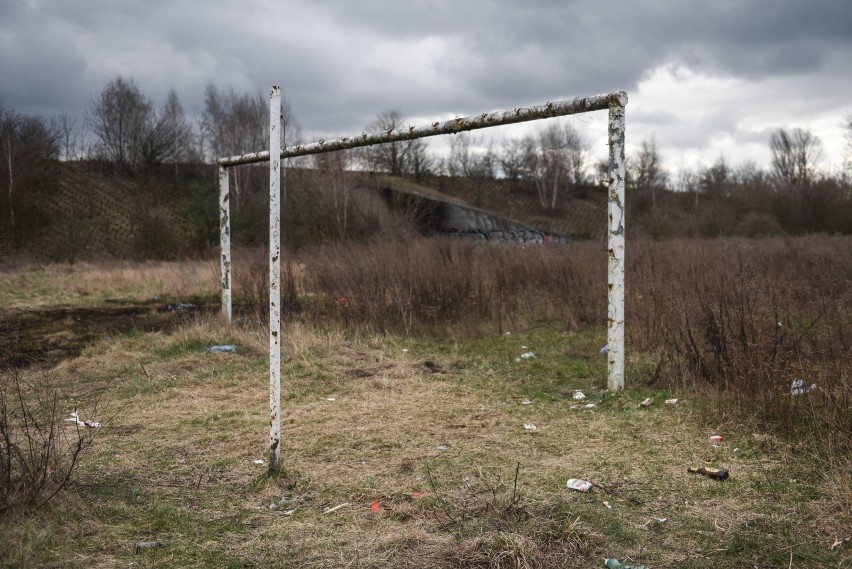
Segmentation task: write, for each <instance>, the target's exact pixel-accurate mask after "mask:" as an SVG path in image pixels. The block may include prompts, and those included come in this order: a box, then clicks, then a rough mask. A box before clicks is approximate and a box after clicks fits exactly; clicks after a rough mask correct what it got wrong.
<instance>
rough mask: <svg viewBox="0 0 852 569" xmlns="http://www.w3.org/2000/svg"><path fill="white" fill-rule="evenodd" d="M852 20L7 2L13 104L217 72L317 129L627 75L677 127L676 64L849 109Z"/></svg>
mask: <svg viewBox="0 0 852 569" xmlns="http://www.w3.org/2000/svg"><path fill="white" fill-rule="evenodd" d="M849 22H852V2H850V1H849V0H812V1H809V2H805V1H801V0H715V1H713V2H704V1H697V0H695V1H686V0H645V1H636V2H626V1H621V0H568V1H566V0H548V1H538V2H517V0H511V1H509V0H505V1H484V0H473V1H464V2H463V1H459V0H432V1H423V2H400V1H398V0H361V1H358V2H353V1H351V0H318V1H313V2H309V1H307V0H289V1H285V2H276V1H274V0H247V1H244V2H222V1H219V0H215V1H214V0H211V1H208V2H204V3H199V2H195V1H191V0H172V1H164V0H148V1H146V2H139V1H138V0H132V1H131V0H13V1H9V2H3V3H2V5H0V77H2V81H0V101H3V102H4V103H5V104H6V105H8V106H10V107H12V108H15V109H17V110H19V111H22V112H33V113H40V114H55V113H58V112H69V113H78V114H82V113H83V112H84V111H85V109H86V106H87V105H88V103H89V101H90V100H91V98H92V97H93V96H95V95H97V94H98V93H99V92H100V90H101V89H102V88H103V86H104V85H105V84H106V82H107V81H109V80H111V79H113V78H115V77H116V76H118V75H123V76H126V77H131V78H133V79H134V80H135V81H136V83H137V84H138V85H139V87H140V89H141V90H142V91H143V92H145V93H146V94H147V95H149V96H150V97H152V98H153V99H154V100H155V102H157V103H160V102H162V101H163V99H164V98H165V95H166V93H167V92H168V90H169V89H171V88H174V89H175V90H176V91H177V92H178V95H179V97H180V99H181V101H182V102H183V104H184V107H185V108H186V109H187V110H188V111H193V110H194V111H198V110H201V109H202V107H203V97H204V88H205V86H206V85H207V84H210V83H213V84H216V85H218V86H219V87H223V88H229V87H233V88H234V89H235V90H237V91H238V92H258V91H263V92H265V91H266V90H267V89H268V86H269V85H271V84H281V85H282V86H283V87H284V92H285V96H286V97H287V98H288V99H289V100H290V101H291V103H292V106H293V108H294V111H295V113H296V115H297V117H298V119H299V121H300V122H301V124H302V125H303V127H304V129H305V131H306V132H307V133H308V134H309V135H310V134H319V135H329V134H350V133H352V132H355V131H358V130H360V129H361V128H363V127H364V126H365V125H366V124H367V123H369V122H370V120H372V118H373V117H375V115H376V113H377V112H380V111H384V110H387V109H391V108H395V109H398V110H400V111H401V112H402V113H404V114H405V115H406V116H411V117H431V116H438V115H440V116H446V115H448V114H470V113H475V112H480V111H483V110H496V109H502V108H508V107H511V106H514V105H518V104H533V103H539V102H543V98H544V99H547V98H558V97H567V96H574V95H587V94H594V93H600V92H605V91H610V90H613V89H625V90H627V91H628V92H630V93H631V102H632V103H634V104H635V106H633V107H632V108H631V112H635V113H637V115H636V117H635V119H634V120H636V121H637V124H638V125H639V126H640V128H643V129H648V130H652V129H653V128H655V127H657V128H660V129H666V128H670V127H672V125H673V123H676V122H677V121H678V120H682V118H681V117H680V116H679V115H672V114H666V113H661V112H660V109H659V108H656V107H655V108H650V107H649V106H648V105H647V101H643V99H642V96H641V94H639V95H640V96H636V97H634V95H635V94H637V91H638V87H639V85H642V84H643V83H642V82H643V81H647V80H648V78H649V77H653V76H654V71H655V70H658V69H660V68H663V67H666V68H670V69H673V70H677V69H678V68H679V66H683V67H685V68H688V69H691V70H693V71H696V72H698V73H703V74H706V75H709V76H719V77H734V78H737V79H739V80H741V81H744V82H745V83H743V84H737V85H736V86H735V87H736V88H739V89H743V90H747V89H749V88H750V87H749V85H750V83H749V82H760V81H767V80H776V79H783V78H785V77H792V78H802V81H806V82H807V87H808V89H810V90H812V91H813V92H814V93H820V96H821V97H822V103H821V104H823V105H824V106H825V107H827V108H839V106H842V105H843V104H846V105H847V106H848V94H847V93H848V92H849V91H850V79H848V77H849V76H852V34H850V33H849ZM800 82H801V81H800ZM655 96H656V97H657V99H659V98H661V97H662V98H666V97H667V94H666V93H665V92H657V93H656V95H655ZM747 96H748V93H747V92H745V91H744V92H743V94H741V97H747ZM844 97H845V98H846V99H844ZM780 98H783V94H779V99H780ZM844 101H845V102H844ZM657 103H659V101H657ZM687 103H688V101H682V100H678V101H674V100H673V101H671V102H670V104H671V106H672V107H673V108H674V107H676V106H684V105H686V104H687ZM764 103H766V102H764ZM766 104H768V103H766ZM658 106H659V105H658ZM667 110H668V109H667ZM672 110H673V109H672ZM847 112H848V111H847ZM642 113H645V114H644V115H643V114H642ZM710 114H712V112H711V113H710ZM722 115H723V117H722V118H724V117H727V120H725V121H723V122H721V123H720V122H716V121H713V120H706V121H705V119H704V118H703V115H702V116H697V117H696V121H697V122H698V124H700V125H701V126H702V127H708V128H709V127H714V132H716V131H719V129H723V130H724V132H727V133H731V135H732V136H735V135H736V134H737V132H738V128H739V127H738V125H737V120H738V118H737V117H738V115H737V114H736V112H734V111H733V110H729V111H728V112H727V114H726V113H722ZM672 136H673V139H672V142H674V141H675V140H677V141H678V142H686V139H687V138H689V140H690V143H695V144H700V137H701V133H700V132H699V131H698V130H697V129H692V130H691V132H685V131H684V132H682V133H680V134H677V135H675V134H672ZM661 142H663V141H661Z"/></svg>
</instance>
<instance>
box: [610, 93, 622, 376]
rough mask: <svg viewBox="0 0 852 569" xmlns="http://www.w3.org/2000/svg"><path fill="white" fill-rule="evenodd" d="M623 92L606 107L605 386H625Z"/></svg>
mask: <svg viewBox="0 0 852 569" xmlns="http://www.w3.org/2000/svg"><path fill="white" fill-rule="evenodd" d="M626 104H627V95H626V94H624V93H622V94H621V95H620V96H619V97H618V99H617V100H615V101H613V102H612V103H610V107H609V169H608V175H609V200H608V204H607V216H608V231H607V257H608V263H607V290H608V294H609V297H608V299H607V343H608V345H609V352H608V353H607V364H608V365H607V368H608V370H607V371H608V379H607V386H608V387H609V389H610V390H611V391H617V390H619V389H623V388H624V106H625V105H626Z"/></svg>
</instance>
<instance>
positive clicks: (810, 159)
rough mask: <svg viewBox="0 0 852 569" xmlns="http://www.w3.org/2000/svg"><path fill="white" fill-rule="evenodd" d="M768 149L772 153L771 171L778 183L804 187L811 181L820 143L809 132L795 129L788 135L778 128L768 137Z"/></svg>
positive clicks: (819, 152) (820, 147)
mask: <svg viewBox="0 0 852 569" xmlns="http://www.w3.org/2000/svg"><path fill="white" fill-rule="evenodd" d="M769 149H770V150H771V151H772V170H773V172H774V173H775V177H776V179H777V180H778V181H779V182H781V183H782V184H786V185H789V186H798V187H804V186H807V185H809V184H810V183H811V182H812V181H813V177H814V169H815V166H816V161H817V160H818V159H819V157H820V154H821V153H822V143H821V142H820V140H819V138H817V137H816V136H814V135H813V134H811V132H810V131H807V130H803V129H801V128H795V129H793V130H792V131H791V132H789V133H788V132H787V131H786V130H784V129H783V128H779V129H778V130H776V131H775V132H774V133H772V136H770V137H769Z"/></svg>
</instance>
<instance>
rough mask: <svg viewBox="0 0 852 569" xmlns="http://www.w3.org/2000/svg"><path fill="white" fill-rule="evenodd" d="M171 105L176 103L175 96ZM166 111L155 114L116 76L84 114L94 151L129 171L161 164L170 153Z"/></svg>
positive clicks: (135, 90)
mask: <svg viewBox="0 0 852 569" xmlns="http://www.w3.org/2000/svg"><path fill="white" fill-rule="evenodd" d="M171 102H172V104H174V103H176V97H175V98H174V99H173V100H172V101H171ZM178 106H179V104H178ZM167 110H168V106H167V107H166V110H164V112H163V113H159V114H158V113H157V112H156V110H155V109H154V106H153V104H152V103H151V100H150V99H149V98H148V97H146V96H145V95H143V94H142V93H141V91H139V88H138V87H137V86H136V83H135V82H134V81H133V80H132V79H125V78H124V77H117V78H116V79H114V80H113V81H110V82H109V83H107V85H106V86H105V87H104V89H103V91H101V94H100V96H99V97H98V98H97V99H94V100H93V101H92V102H91V104H90V106H89V112H88V114H87V122H88V124H89V125H90V126H91V127H92V130H93V132H94V135H95V137H96V146H95V149H96V152H97V153H98V154H100V155H101V156H102V157H103V158H105V159H107V160H109V161H111V162H113V163H114V164H116V165H117V166H122V167H127V168H129V169H130V171H138V170H141V169H147V168H150V167H152V166H154V165H156V164H159V163H161V162H163V161H164V160H166V159H167V158H169V157H170V156H172V154H173V152H174V137H173V135H172V133H171V132H170V131H169V120H168V119H169V117H168V116H167Z"/></svg>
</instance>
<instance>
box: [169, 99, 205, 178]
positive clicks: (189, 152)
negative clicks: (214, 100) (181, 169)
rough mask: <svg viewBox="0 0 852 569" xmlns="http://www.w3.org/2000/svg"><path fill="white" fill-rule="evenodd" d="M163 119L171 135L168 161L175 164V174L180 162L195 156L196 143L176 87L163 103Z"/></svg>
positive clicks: (187, 160)
mask: <svg viewBox="0 0 852 569" xmlns="http://www.w3.org/2000/svg"><path fill="white" fill-rule="evenodd" d="M161 120H162V121H163V123H164V125H163V126H164V128H165V130H166V131H167V132H168V135H169V148H168V153H167V155H166V161H171V162H173V163H174V166H175V176H177V173H178V164H179V163H180V162H189V161H191V160H192V159H193V158H194V157H195V156H196V152H195V144H194V141H193V132H192V126H191V125H190V124H189V121H188V120H187V119H186V115H184V112H183V106H182V105H181V104H180V100H179V99H178V96H177V93H175V91H174V89H172V90H170V91H169V94H168V96H167V97H166V102H165V104H164V105H163V110H162V113H161Z"/></svg>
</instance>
